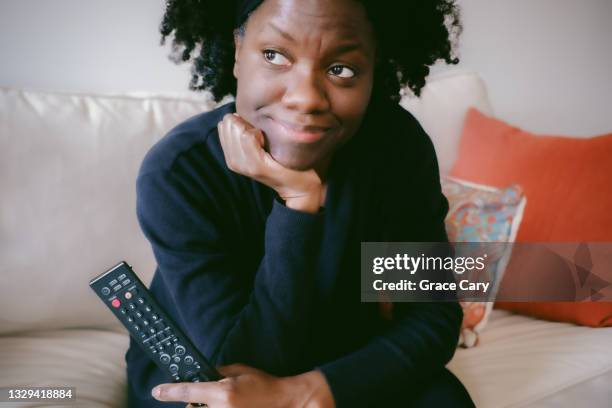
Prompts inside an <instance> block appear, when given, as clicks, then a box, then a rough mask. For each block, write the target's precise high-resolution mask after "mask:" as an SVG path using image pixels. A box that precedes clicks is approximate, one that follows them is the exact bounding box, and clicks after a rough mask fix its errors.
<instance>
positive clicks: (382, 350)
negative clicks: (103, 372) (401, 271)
mask: <svg viewBox="0 0 612 408" xmlns="http://www.w3.org/2000/svg"><path fill="white" fill-rule="evenodd" d="M228 112H235V104H234V103H229V104H226V105H224V106H221V107H219V108H218V109H216V110H214V111H211V112H207V113H202V114H199V115H197V116H195V117H192V118H190V119H189V120H187V121H185V122H183V123H181V124H180V125H178V126H177V127H175V128H174V129H173V130H171V131H170V132H169V133H168V134H167V135H166V136H165V137H164V138H162V139H161V140H160V141H159V142H158V143H157V144H156V145H155V146H153V147H152V148H151V150H150V151H149V152H148V154H147V155H146V157H145V159H144V161H143V163H142V166H141V168H140V172H139V176H138V180H137V215H138V220H139V223H140V226H141V228H142V231H143V232H144V234H145V236H146V237H147V239H148V240H149V241H150V243H151V245H152V248H153V252H154V255H155V258H156V260H157V265H158V266H157V269H156V271H155V275H154V278H153V281H152V283H151V290H152V292H153V295H154V296H155V297H156V298H157V299H158V300H159V302H160V303H161V305H162V306H163V307H164V308H165V309H166V310H167V312H168V313H169V314H170V316H171V317H173V318H174V319H175V320H176V322H177V323H178V324H179V325H180V326H181V327H182V328H183V329H184V330H185V332H186V333H187V335H188V336H189V337H190V338H191V340H192V341H193V343H194V344H195V345H196V347H198V348H199V350H200V351H201V352H202V353H203V354H204V355H205V356H206V357H207V358H208V359H209V360H210V361H211V362H212V363H213V364H214V365H225V364H230V363H244V364H247V365H251V366H254V367H257V368H260V369H262V370H264V371H266V372H268V373H271V374H274V375H278V376H286V375H294V374H298V373H302V372H306V371H309V370H313V369H319V370H320V371H321V372H322V373H323V374H324V376H325V378H326V379H327V381H328V383H329V385H330V388H331V390H332V393H333V396H334V399H335V401H336V405H337V406H338V407H340V408H342V407H353V408H354V407H377V406H381V407H382V406H392V405H395V403H396V402H397V403H398V404H399V405H401V403H402V402H403V403H404V405H405V404H406V401H409V398H410V396H409V395H402V393H401V391H402V388H405V385H406V384H408V383H410V382H411V381H413V380H415V379H416V378H422V377H425V376H428V375H431V374H433V373H435V372H436V371H437V370H440V369H442V368H443V367H444V366H445V365H446V363H447V362H448V361H449V360H450V359H451V357H452V356H453V354H454V351H455V346H456V344H457V338H458V335H459V327H460V324H461V319H462V311H461V308H460V307H459V306H458V304H457V303H455V302H444V303H401V304H395V305H394V311H393V320H392V321H390V322H389V321H387V320H384V319H381V318H380V314H379V310H378V305H377V304H375V303H362V302H360V267H359V261H360V242H362V241H406V242H408V241H422V242H439V241H446V240H447V236H446V232H445V230H444V217H445V215H446V213H447V211H448V203H447V201H446V198H445V197H444V196H443V195H442V193H441V191H440V183H439V173H438V166H437V161H436V156H435V153H434V149H433V145H432V143H431V140H430V139H429V137H428V136H427V134H426V133H425V132H424V131H423V130H422V128H421V127H420V125H419V124H418V122H417V121H416V120H415V119H414V117H412V115H410V114H409V113H408V112H406V111H405V110H403V109H402V108H401V107H400V106H399V105H391V104H387V105H383V104H371V106H370V108H369V109H368V111H367V113H366V116H365V118H364V121H363V122H362V125H361V127H360V130H359V131H358V133H357V134H356V135H355V136H354V137H353V138H352V139H351V140H350V141H349V142H348V143H347V144H345V145H344V146H343V147H342V148H341V149H340V150H339V151H338V152H337V153H336V154H335V156H334V159H333V160H332V163H331V166H330V168H329V171H328V179H327V182H328V192H327V197H326V201H325V205H324V208H323V209H321V211H320V212H319V213H317V214H310V213H305V212H301V211H296V210H293V209H290V208H287V207H285V206H284V205H283V204H282V202H281V201H280V200H279V199H278V198H277V195H276V194H275V192H274V191H273V190H272V189H270V188H269V187H267V186H265V185H263V184H260V183H258V182H256V181H254V180H252V179H250V178H247V177H245V176H242V175H239V174H236V173H234V172H232V171H231V170H229V169H228V167H227V166H226V163H225V159H224V156H223V151H222V148H221V145H220V142H219V136H218V133H217V127H216V125H217V123H218V122H219V121H220V120H221V119H222V118H223V116H224V114H226V113H228ZM126 361H127V367H128V380H129V387H130V389H129V394H130V405H131V406H135V407H145V406H146V407H158V406H159V407H170V406H177V407H179V406H180V407H183V406H184V404H183V403H180V404H178V403H177V404H174V403H170V404H169V403H163V404H162V403H160V402H156V401H155V400H154V399H152V398H151V396H150V392H151V389H152V388H153V387H154V386H155V385H157V384H160V383H164V382H170V379H169V378H168V377H167V376H166V375H165V374H164V373H162V371H161V370H159V369H158V368H157V367H156V366H155V365H154V364H153V362H151V361H150V360H149V359H148V357H147V356H146V355H145V354H144V352H143V351H142V350H140V349H139V347H138V346H137V345H136V344H135V343H134V342H133V341H131V344H130V348H129V350H128V353H127V354H126Z"/></svg>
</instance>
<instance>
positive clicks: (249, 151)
mask: <svg viewBox="0 0 612 408" xmlns="http://www.w3.org/2000/svg"><path fill="white" fill-rule="evenodd" d="M217 130H218V131H219V139H220V141H221V147H222V148H223V154H224V156H225V162H226V163H227V166H228V167H229V168H230V170H232V171H234V172H236V173H239V174H242V175H244V176H247V177H249V178H252V179H254V180H256V181H259V182H260V183H263V184H265V185H267V186H268V187H270V188H272V189H273V190H275V191H276V192H277V193H278V195H279V196H280V197H281V198H282V199H283V200H285V205H286V206H287V207H289V208H292V209H295V210H298V211H305V212H310V213H316V212H317V211H318V210H319V208H320V207H321V206H323V204H324V202H325V194H326V190H327V188H326V184H325V183H323V181H322V180H321V177H320V176H319V175H318V174H317V172H316V171H315V170H314V169H309V170H304V171H299V170H293V169H289V168H286V167H284V166H282V165H281V164H280V163H278V162H277V161H276V160H274V158H273V157H272V156H271V155H270V153H268V152H266V151H265V150H264V143H265V140H264V135H263V132H262V131H261V130H260V129H257V128H255V127H253V126H252V125H251V124H250V123H249V122H247V121H246V120H244V119H243V118H242V117H240V116H239V115H238V114H235V113H228V114H226V115H225V116H224V117H223V120H222V121H221V122H219V124H218V125H217Z"/></svg>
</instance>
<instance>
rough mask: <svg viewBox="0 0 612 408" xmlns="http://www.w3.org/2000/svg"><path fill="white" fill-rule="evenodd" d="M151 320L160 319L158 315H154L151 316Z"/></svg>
mask: <svg viewBox="0 0 612 408" xmlns="http://www.w3.org/2000/svg"><path fill="white" fill-rule="evenodd" d="M151 319H153V320H157V319H159V317H158V316H157V315H156V314H152V315H151Z"/></svg>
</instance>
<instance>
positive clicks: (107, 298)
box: [89, 262, 223, 406]
mask: <svg viewBox="0 0 612 408" xmlns="http://www.w3.org/2000/svg"><path fill="white" fill-rule="evenodd" d="M89 286H90V287H91V288H92V289H93V290H94V292H96V294H97V295H98V296H99V297H100V299H102V300H103V301H104V303H105V304H106V306H108V308H109V309H110V310H111V311H112V312H113V313H114V314H115V316H116V317H117V319H119V321H120V322H121V323H123V325H124V326H125V327H126V328H127V329H128V331H129V333H130V335H131V336H132V337H133V338H134V339H135V340H136V342H137V343H138V344H139V345H140V346H141V347H142V349H143V350H144V351H145V352H146V353H147V354H148V356H149V357H150V358H151V359H152V360H153V361H154V362H155V363H157V365H158V366H159V367H160V368H161V369H162V370H163V371H164V372H166V373H167V374H168V375H169V378H171V379H172V381H173V382H188V381H190V382H200V381H216V380H220V379H222V378H223V377H222V376H221V375H220V374H219V373H218V372H217V370H215V368H214V367H213V366H212V365H211V364H210V363H209V362H208V360H207V359H206V358H205V357H204V356H202V354H201V353H200V352H199V351H198V350H197V349H196V348H195V347H194V345H193V344H192V343H191V341H189V339H188V338H187V336H185V334H184V333H183V332H182V331H181V330H180V329H179V327H178V326H177V325H176V324H175V323H174V322H173V321H172V320H170V318H169V317H168V315H167V314H166V313H165V312H164V311H163V310H162V308H161V307H160V306H159V304H158V303H157V301H156V300H155V299H154V298H153V296H152V295H151V293H150V292H149V290H148V289H147V287H146V286H145V285H144V284H143V283H142V281H141V280H140V279H139V278H138V276H136V274H135V273H134V271H133V270H132V267H131V266H130V265H128V264H127V263H126V262H120V263H119V264H117V265H116V266H114V267H113V268H111V269H109V270H108V271H106V272H104V273H103V274H101V275H99V276H97V277H95V278H94V279H92V280H91V281H90V282H89ZM192 405H196V406H203V405H202V404H192Z"/></svg>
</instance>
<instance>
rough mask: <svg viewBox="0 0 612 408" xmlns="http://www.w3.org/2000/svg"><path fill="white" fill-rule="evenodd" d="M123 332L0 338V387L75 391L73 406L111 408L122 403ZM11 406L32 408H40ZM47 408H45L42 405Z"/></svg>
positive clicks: (68, 332) (62, 332)
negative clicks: (68, 388)
mask: <svg viewBox="0 0 612 408" xmlns="http://www.w3.org/2000/svg"><path fill="white" fill-rule="evenodd" d="M128 342H129V338H128V335H127V333H115V332H111V331H101V330H51V331H36V332H26V333H20V334H18V335H14V336H0V373H2V375H0V388H2V387H9V386H13V387H14V386H19V387H34V386H39V387H43V386H58V387H59V386H61V387H75V392H76V404H59V405H62V406H79V407H92V408H97V407H99V408H103V407H106V408H115V407H122V406H125V404H126V399H127V386H126V371H125V370H126V369H125V361H124V356H125V350H126V349H127V347H128ZM16 406H20V407H21V406H23V407H37V406H41V405H40V403H19V404H16ZM46 406H47V405H46Z"/></svg>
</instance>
